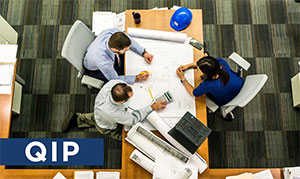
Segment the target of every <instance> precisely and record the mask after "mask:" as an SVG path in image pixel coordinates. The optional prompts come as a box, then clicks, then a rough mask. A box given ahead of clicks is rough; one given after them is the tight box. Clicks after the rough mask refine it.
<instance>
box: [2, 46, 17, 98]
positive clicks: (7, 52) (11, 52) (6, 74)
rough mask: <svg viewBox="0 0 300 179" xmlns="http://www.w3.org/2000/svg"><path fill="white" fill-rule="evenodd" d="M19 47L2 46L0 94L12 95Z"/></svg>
mask: <svg viewBox="0 0 300 179" xmlns="http://www.w3.org/2000/svg"><path fill="white" fill-rule="evenodd" d="M17 50H18V45H8V44H0V54H1V57H0V94H11V89H12V81H13V76H14V70H15V63H16V58H17V57H16V56H17Z"/></svg>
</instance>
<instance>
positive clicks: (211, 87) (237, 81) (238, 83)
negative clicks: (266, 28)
mask: <svg viewBox="0 0 300 179" xmlns="http://www.w3.org/2000/svg"><path fill="white" fill-rule="evenodd" d="M216 59H217V60H218V61H219V63H220V65H222V69H223V70H224V71H225V72H226V73H228V75H229V77H230V79H229V81H228V83H227V84H226V86H224V85H223V83H222V81H221V79H220V78H218V79H215V80H209V81H203V82H202V83H201V84H200V85H199V86H198V87H197V88H196V89H194V91H193V94H194V96H196V97H198V96H202V95H203V94H206V95H207V96H208V97H209V98H210V99H211V100H212V101H213V102H215V103H216V104H217V105H218V106H222V105H224V104H227V103H228V102H230V101H231V100H232V99H233V98H234V97H235V96H236V95H237V94H238V93H239V92H240V90H241V88H242V86H243V83H244V80H243V79H242V78H241V77H240V76H238V74H237V73H236V72H234V71H232V70H231V69H230V67H229V65H228V63H227V62H226V61H225V60H224V59H222V58H216Z"/></svg>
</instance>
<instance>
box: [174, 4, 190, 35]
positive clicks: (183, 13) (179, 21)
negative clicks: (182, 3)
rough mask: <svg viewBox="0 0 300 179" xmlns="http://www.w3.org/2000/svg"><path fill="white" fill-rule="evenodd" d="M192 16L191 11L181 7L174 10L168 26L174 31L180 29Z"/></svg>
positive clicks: (186, 24) (188, 22) (187, 23)
mask: <svg viewBox="0 0 300 179" xmlns="http://www.w3.org/2000/svg"><path fill="white" fill-rule="evenodd" d="M192 18H193V15H192V12H191V11H190V10H189V9H188V8H185V7H181V8H179V9H177V10H176V11H175V12H174V14H173V16H172V18H171V21H170V26H171V27H172V28H173V29H174V30H176V31H181V30H183V29H185V28H186V27H187V26H188V25H189V24H190V23H191V21H192Z"/></svg>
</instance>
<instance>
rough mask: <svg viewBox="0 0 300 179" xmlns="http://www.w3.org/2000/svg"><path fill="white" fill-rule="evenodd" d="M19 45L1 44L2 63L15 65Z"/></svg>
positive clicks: (0, 59) (0, 61) (0, 56)
mask: <svg viewBox="0 0 300 179" xmlns="http://www.w3.org/2000/svg"><path fill="white" fill-rule="evenodd" d="M17 50H18V45H11V44H0V63H2V62H9V63H15V62H16V57H17Z"/></svg>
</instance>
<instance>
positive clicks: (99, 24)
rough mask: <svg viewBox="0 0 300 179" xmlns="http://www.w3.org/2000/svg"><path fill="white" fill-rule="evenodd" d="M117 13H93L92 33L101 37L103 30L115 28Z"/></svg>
mask: <svg viewBox="0 0 300 179" xmlns="http://www.w3.org/2000/svg"><path fill="white" fill-rule="evenodd" d="M115 18H116V13H112V12H104V11H97V12H93V25H92V31H93V32H95V35H99V34H100V33H101V32H102V31H103V30H106V29H110V28H114V27H115Z"/></svg>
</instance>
